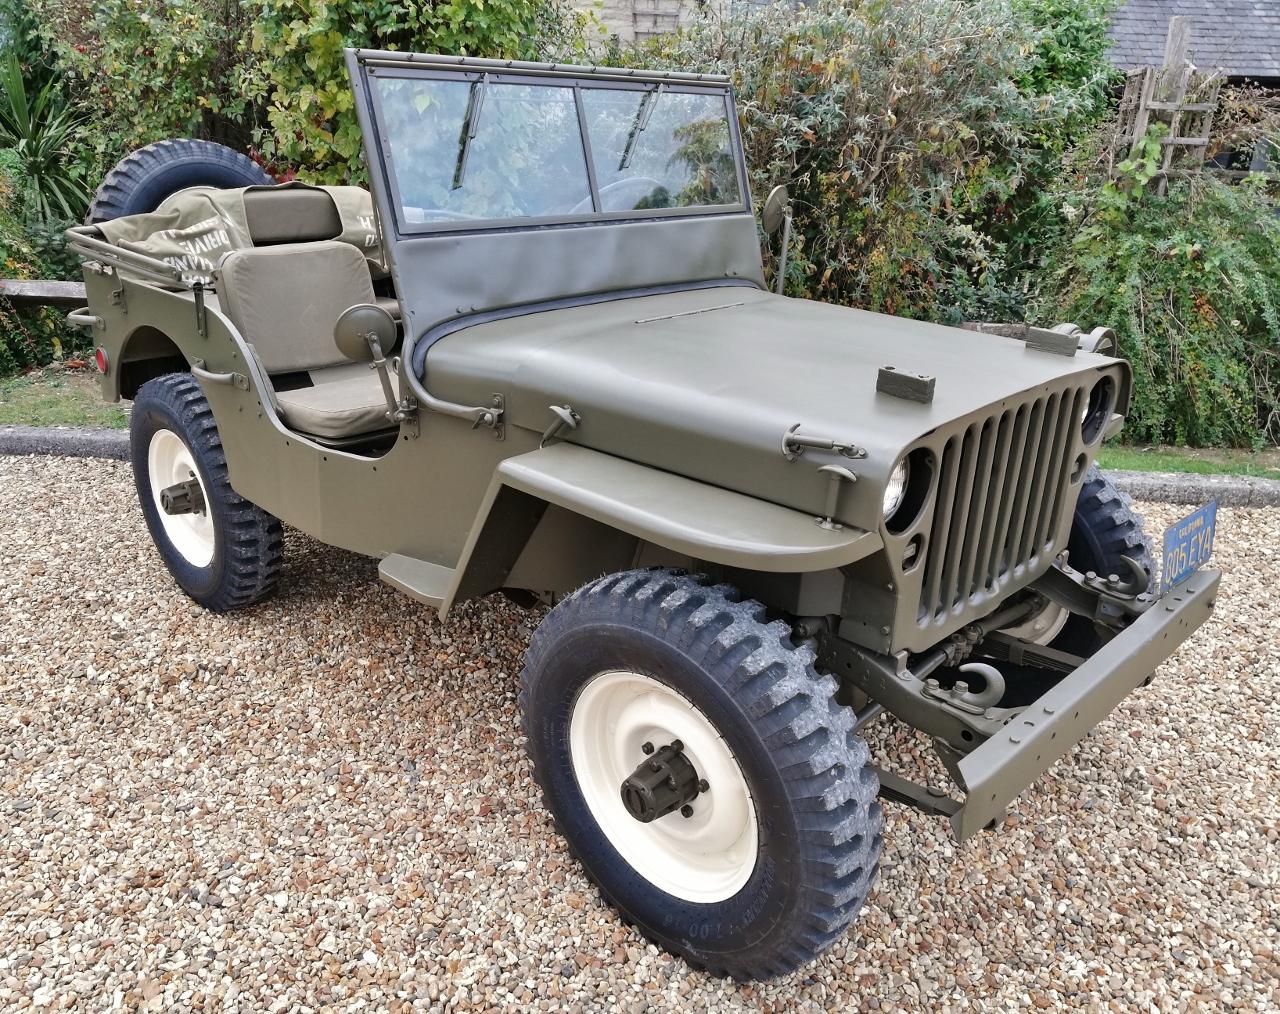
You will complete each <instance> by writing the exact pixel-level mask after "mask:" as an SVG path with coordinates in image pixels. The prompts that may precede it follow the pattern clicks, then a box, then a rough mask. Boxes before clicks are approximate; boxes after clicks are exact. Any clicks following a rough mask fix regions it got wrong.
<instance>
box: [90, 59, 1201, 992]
mask: <svg viewBox="0 0 1280 1014" xmlns="http://www.w3.org/2000/svg"><path fill="white" fill-rule="evenodd" d="M347 64H348V68H349V70H350V75H351V82H352V88H353V89H354V94H355V105H356V109H357V111H358V115H359V120H360V127H361V129H362V131H363V136H364V145H365V152H366V156H367V160H368V165H369V187H368V190H367V191H366V190H364V189H362V188H355V187H339V188H320V187H311V186H306V185H302V184H296V183H295V184H290V185H286V186H275V185H271V182H270V180H269V178H266V177H264V175H263V174H262V172H261V170H259V169H258V168H257V167H256V166H254V165H253V164H252V163H250V162H248V160H246V159H243V157H241V156H236V155H234V154H233V153H230V152H227V151H226V150H225V149H221V148H218V146H215V145H209V144H208V143H207V142H190V141H174V142H164V143H162V144H160V145H153V146H150V147H149V148H146V149H142V150H141V151H140V152H137V153H135V154H134V155H133V156H130V158H129V159H126V161H125V163H122V165H121V166H120V167H118V168H117V170H115V171H114V172H113V173H112V174H111V176H110V177H108V179H107V180H106V181H105V182H104V184H103V187H102V189H101V190H100V191H99V195H98V199H97V200H96V201H95V205H94V208H95V212H94V216H93V221H92V222H91V224H88V225H85V226H80V227H77V228H74V229H71V230H70V231H69V236H70V242H71V245H72V247H73V248H74V249H75V250H76V251H77V252H78V253H79V255H80V256H81V257H82V258H83V260H84V276H85V282H86V286H87V291H88V304H89V305H88V307H87V308H86V309H84V310H81V311H78V312H77V313H76V314H74V315H73V319H75V320H76V321H78V322H79V323H82V324H84V325H85V326H87V327H89V328H91V330H92V334H93V336H94V340H95V342H96V344H97V345H98V362H99V367H100V369H101V371H102V384H103V391H104V394H105V395H106V397H108V398H110V399H116V398H127V399H131V400H132V401H133V412H132V418H131V424H130V425H131V435H130V441H131V454H132V463H133V471H134V475H135V476H136V481H137V488H138V496H139V501H140V504H141V508H142V514H143V517H144V518H145V520H146V523H147V526H148V528H149V529H150V532H151V536H152V538H153V540H154V542H155V545H156V548H157V550H158V552H159V553H160V555H161V556H162V557H163V559H164V561H165V563H166V564H167V566H168V569H169V570H170V571H171V572H172V575H173V578H174V580H175V581H176V583H177V584H178V586H179V587H180V588H181V589H182V590H183V591H184V592H186V593H187V594H188V595H190V596H191V597H192V598H193V599H195V600H196V601H197V602H199V603H201V604H203V605H205V606H207V607H208V608H210V609H213V610H219V611H221V610H229V609H233V608H237V607H244V606H249V605H251V604H253V603H255V602H257V601H258V600H260V599H261V598H263V596H265V595H268V594H269V593H270V591H271V589H272V586H273V585H274V584H275V582H276V580H277V576H278V574H279V572H280V564H281V556H282V538H281V525H282V523H287V524H289V525H292V526H293V527H295V528H297V529H300V530H301V531H303V532H306V533H307V534H309V535H311V536H313V537H314V538H316V539H319V540H321V541H322V542H325V543H328V544H330V545H333V546H340V547H343V548H345V549H348V550H353V551H355V552H358V553H363V554H365V555H367V556H369V557H372V558H375V559H377V560H378V561H379V563H378V573H379V575H380V576H381V578H382V579H383V580H384V581H386V582H388V583H389V584H391V585H393V586H394V587H395V588H397V589H399V590H401V591H403V592H404V593H405V594H407V595H410V596H412V597H414V598H415V599H418V600H419V601H421V602H423V603H425V604H427V605H428V606H431V607H433V608H434V609H436V610H437V611H438V612H439V615H440V617H441V618H442V619H443V620H446V622H447V616H448V614H449V612H450V610H451V609H453V608H454V607H455V606H456V605H457V604H458V603H460V602H462V601H464V600H467V599H472V598H476V597H478V596H483V595H488V594H490V593H493V592H500V591H501V592H506V593H508V594H509V595H511V596H513V597H516V598H517V599H518V600H521V601H523V602H525V603H526V604H529V605H536V603H537V602H538V601H541V602H542V603H545V604H547V605H548V606H550V610H549V611H548V612H547V613H546V615H545V617H544V618H543V619H542V621H541V623H540V624H539V625H538V627H537V630H536V631H535V632H534V634H533V636H532V639H531V643H530V645H529V650H528V654H527V657H526V662H525V666H524V671H523V674H522V676H521V688H520V706H521V709H522V714H523V723H524V730H523V731H524V735H525V737H526V739H527V746H528V751H529V756H530V758H531V760H532V767H533V772H534V775H535V777H536V779H537V780H538V783H539V784H540V786H541V788H542V791H543V796H544V799H545V802H546V806H547V809H548V810H549V811H550V813H551V815H552V816H553V817H554V819H555V822H556V825H557V827H558V828H559V830H560V832H561V833H562V834H563V836H564V839H565V841H566V843H567V844H568V846H569V848H570V849H571V850H572V851H573V853H574V854H575V855H576V856H577V857H578V858H579V859H580V860H581V863H582V866H583V868H584V870H585V871H586V873H587V874H588V875H589V876H590V877H591V878H592V880H594V881H595V883H596V884H597V885H598V886H599V888H600V890H601V892H602V893H603V895H604V896H605V897H606V898H607V899H608V900H609V901H610V902H612V903H613V904H614V905H615V906H616V907H617V908H618V909H619V910H620V912H621V913H622V915H623V916H624V917H625V918H626V919H627V920H628V921H630V922H632V923H633V924H635V925H636V926H637V927H638V928H639V929H640V930H641V931H642V932H643V933H645V934H646V935H647V936H649V937H650V938H652V939H653V940H655V941H658V942H659V943H661V944H662V945H663V946H665V947H668V948H670V949H671V950H673V951H675V952H678V953H679V954H681V955H684V956H685V957H686V958H687V959H688V960H689V961H691V962H693V963H694V964H696V965H698V966H701V967H704V968H706V969H708V970H710V971H711V972H713V973H716V974H725V975H732V976H735V977H738V978H758V977H767V976H772V975H777V974H781V973H784V972H786V971H789V970H792V969H795V968H797V967H798V966H800V965H802V964H803V963H805V962H806V961H808V960H810V959H811V958H813V957H814V956H815V955H817V954H818V953H820V952H821V951H822V950H823V949H824V948H825V947H827V946H828V945H830V944H831V943H832V942H833V941H834V940H836V939H837V938H838V937H839V936H840V935H841V934H842V933H843V932H844V931H845V929H846V927H847V926H848V925H849V923H850V922H851V921H852V920H853V918H854V916H855V915H856V913H857V912H858V910H859V908H860V907H861V906H862V904H863V903H864V901H865V900H866V899H867V897H868V894H869V892H870V891H871V889H872V885H873V882H874V880H875V876H876V871H877V869H878V865H879V861H880V854H881V847H882V836H881V827H882V820H883V814H882V809H881V803H880V800H883V799H888V800H891V801H893V802H894V803H897V804H902V805H906V806H911V807H915V808H917V809H919V810H923V811H924V812H926V813H929V814H935V815H938V816H940V817H947V818H949V819H950V821H951V825H952V828H953V829H954V834H955V836H956V838H957V839H959V840H960V841H964V840H967V839H969V838H971V837H972V836H973V835H975V834H977V833H978V832H980V831H982V830H983V829H984V828H987V827H988V826H990V825H992V824H993V822H995V821H996V820H997V818H998V817H999V816H1000V815H1001V814H1002V813H1003V811H1004V810H1005V808H1006V807H1007V806H1008V805H1009V804H1010V803H1011V802H1012V801H1013V800H1014V799H1015V798H1016V797H1017V796H1018V794H1019V793H1020V792H1021V791H1022V790H1023V789H1024V788H1026V787H1027V786H1028V785H1030V784H1031V783H1032V782H1034V781H1035V780H1036V779H1037V778H1038V777H1039V775H1040V774H1041V773H1042V772H1044V771H1045V770H1046V769H1047V768H1048V767H1050V766H1051V765H1052V764H1053V763H1054V762H1055V761H1056V760H1057V759H1058V758H1060V757H1062V756H1063V755H1064V754H1066V753H1068V752H1069V751H1070V750H1071V748H1072V746H1073V744H1075V743H1076V742H1077V741H1078V740H1079V739H1080V738H1081V737H1083V736H1084V735H1085V734H1086V733H1087V732H1088V731H1089V730H1090V729H1091V728H1092V727H1093V726H1094V725H1095V724H1097V723H1098V722H1099V721H1101V720H1102V719H1103V718H1105V717H1106V716H1107V715H1108V713H1109V712H1111V711H1112V709H1113V708H1115V706H1116V705H1117V704H1118V703H1119V702H1120V701H1121V700H1122V699H1123V698H1124V697H1125V696H1126V695H1127V694H1129V693H1130V692H1131V691H1133V690H1134V689H1135V688H1137V687H1138V686H1139V685H1140V684H1142V683H1143V682H1144V681H1146V680H1148V678H1149V677H1150V676H1151V675H1152V673H1153V672H1154V670H1155V669H1156V667H1157V666H1159V665H1160V663H1161V662H1162V661H1164V660H1165V659H1166V658H1167V657H1168V656H1169V655H1170V654H1171V653H1172V652H1173V651H1174V650H1175V649H1176V648H1177V646H1178V645H1179V644H1180V643H1181V642H1182V641H1184V640H1185V639H1186V638H1187V637H1188V636H1189V635H1190V634H1191V633H1192V631H1194V630H1195V629H1196V627H1198V626H1199V625H1200V624H1202V623H1203V622H1204V621H1205V619H1206V618H1207V617H1208V616H1209V614H1210V610H1211V608H1212V606H1213V600H1214V595H1215V592H1216V588H1217V586H1218V579H1219V575H1218V573H1217V572H1216V571H1213V570H1208V569H1195V568H1192V569H1191V570H1190V572H1189V573H1188V575H1187V576H1186V579H1185V580H1183V581H1181V582H1180V583H1178V584H1176V585H1175V586H1173V587H1172V588H1169V589H1168V590H1167V591H1165V592H1163V593H1162V592H1161V581H1160V575H1159V574H1158V573H1157V568H1156V566H1155V563H1154V562H1153V560H1152V557H1151V551H1150V546H1149V542H1148V540H1147V537H1146V535H1145V534H1144V532H1143V528H1142V524H1141V522H1140V521H1139V519H1138V518H1137V517H1136V516H1135V515H1134V514H1133V512H1132V511H1131V509H1130V507H1129V505H1128V502H1127V500H1125V499H1124V498H1123V497H1122V496H1121V495H1120V494H1118V493H1117V491H1116V489H1115V488H1114V487H1113V485H1112V484H1111V483H1110V482H1109V481H1108V480H1107V478H1106V477H1105V476H1104V475H1102V474H1101V473H1100V472H1099V471H1098V469H1097V468H1096V466H1095V465H1094V459H1095V457H1096V456H1097V453H1098V450H1099V448H1100V447H1101V446H1102V443H1103V441H1104V440H1106V439H1108V438H1109V437H1111V436H1114V435H1115V434H1116V433H1117V432H1118V431H1119V430H1120V428H1121V425H1122V424H1123V421H1124V414H1125V412H1126V409H1127V406H1128V404H1129V398H1130V384H1131V376H1130V370H1129V368H1128V366H1127V365H1126V364H1125V363H1124V362H1123V361H1121V360H1119V359H1117V358H1114V357H1113V356H1112V355H1107V354H1101V352H1102V351H1113V350H1108V349H1100V347H1099V346H1098V345H1097V343H1096V342H1093V341H1088V340H1081V339H1080V338H1079V337H1078V336H1076V335H1075V334H1073V333H1066V334H1064V333H1060V332H1048V331H1038V330H1031V331H1028V332H1026V334H1025V336H1024V340H1015V339H1013V338H1010V337H1007V336H1001V335H997V334H987V333H980V332H971V331H962V330H958V329H952V328H947V327H942V326H938V325H934V324H926V323H920V322H918V321H911V320H904V319H899V318H895V317H890V316H884V315H881V314H876V313H869V312H865V311H861V310H855V309H848V308H844V307H838V306H831V305H824V304H822V303H818V302H812V301H808V300H802V299H790V298H785V297H783V296H781V295H778V294H776V293H774V292H772V291H770V290H769V289H768V288H767V287H766V284H765V280H764V274H763V269H762V261H761V248H760V231H759V226H758V224H757V220H756V217H755V215H754V213H753V210H752V201H751V196H750V194H749V190H748V177H747V170H746V166H745V164H744V159H743V150H742V144H741V141H740V139H739V136H738V124H737V117H736V115H735V110H734V100H733V95H732V93H731V91H730V88H729V84H728V82H727V80H726V79H724V78H721V77H716V76H712V75H705V74H693V73H663V72H652V71H639V70H614V69H605V68H582V67H571V66H564V65H550V64H533V63H516V62H504V61H489V60H480V59H471V58H456V57H443V56H424V55H418V54H404V53H389V52H372V51H366V50H352V51H349V52H348V54H347ZM765 211H766V218H767V219H768V224H769V225H770V226H771V227H773V226H775V225H778V224H779V223H782V224H783V226H784V227H785V225H786V224H788V223H789V215H788V214H787V208H786V201H785V196H784V195H782V194H781V193H779V194H776V195H774V196H773V197H772V198H771V200H770V201H769V202H768V207H767V208H766V209H765ZM769 241H770V242H775V241H776V239H773V238H770V239H769ZM784 249H785V244H784ZM889 718H891V719H892V720H895V721H898V722H903V723H906V725H908V726H911V727H913V728H915V729H918V730H921V731H923V732H924V733H925V734H927V736H928V737H929V739H930V740H931V741H932V743H933V744H934V746H935V747H936V750H937V753H938V756H939V757H940V758H941V761H942V763H943V765H945V770H946V771H947V772H948V773H949V775H950V778H951V780H952V782H953V783H954V785H953V786H952V787H951V788H950V789H949V790H942V789H939V788H936V787H933V786H922V785H918V784H915V783H913V782H911V781H910V780H908V779H907V778H906V777H904V776H903V775H902V774H901V773H899V772H897V771H895V770H894V768H895V764H894V760H895V759H894V758H893V757H892V756H888V757H883V758H879V759H878V760H879V763H876V764H873V763H872V761H871V759H870V757H869V755H868V751H867V748H866V746H865V745H864V742H863V738H862V735H861V733H862V730H863V729H864V728H865V727H866V726H867V725H869V724H870V723H872V722H874V721H877V720H879V719H889Z"/></svg>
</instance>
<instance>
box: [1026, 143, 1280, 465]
mask: <svg viewBox="0 0 1280 1014" xmlns="http://www.w3.org/2000/svg"><path fill="white" fill-rule="evenodd" d="M1159 151H1160V148H1159V144H1158V143H1157V141H1156V140H1155V139H1154V138H1153V139H1150V140H1148V142H1147V143H1146V145H1144V146H1143V148H1142V149H1141V150H1140V151H1139V153H1138V154H1137V156H1136V157H1134V158H1131V159H1129V160H1126V161H1125V162H1124V163H1122V164H1121V170H1122V175H1121V177H1120V179H1119V180H1118V181H1117V182H1115V183H1106V184H1102V183H1101V181H1100V180H1099V179H1098V178H1097V177H1096V175H1095V174H1093V173H1089V172H1085V173H1081V174H1079V175H1078V176H1077V177H1075V178H1074V179H1072V178H1070V177H1069V178H1068V183H1067V184H1066V185H1064V186H1063V187H1062V190H1061V193H1060V195H1059V196H1060V199H1061V209H1062V212H1063V217H1064V221H1066V222H1067V223H1068V226H1067V230H1066V234H1065V235H1064V236H1063V238H1062V240H1061V241H1060V242H1059V244H1058V245H1057V246H1056V247H1055V248H1054V249H1053V250H1052V251H1051V252H1050V255H1049V257H1048V263H1047V267H1046V270H1045V272H1044V274H1043V276H1042V277H1041V279H1040V284H1039V292H1038V294H1037V297H1036V299H1035V303H1034V306H1033V310H1034V312H1035V313H1036V315H1037V316H1038V318H1039V319H1040V320H1041V321H1043V322H1050V321H1057V320H1075V321H1079V322H1080V323H1081V324H1087V325H1088V326H1092V325H1093V324H1098V323H1106V324H1109V325H1111V326H1113V327H1114V328H1115V329H1116V333H1117V335H1118V336H1119V339H1120V346H1121V352H1122V354H1123V355H1124V356H1125V357H1126V358H1127V359H1128V360H1129V361H1130V363H1132V364H1133V368H1134V374H1135V377H1134V389H1135V396H1134V403H1133V409H1132V411H1131V413H1130V416H1129V423H1128V425H1127V426H1126V428H1125V434H1126V438H1127V439H1129V440H1132V441H1142V442H1152V443H1167V444H1191V445H1195V446H1211V445H1227V446H1234V447H1250V446H1257V445H1259V444H1260V443H1261V442H1262V441H1263V440H1265V439H1268V438H1269V439H1270V440H1272V441H1275V440H1277V439H1280V217H1278V216H1280V206H1277V204H1276V202H1275V201H1274V200H1273V199H1271V198H1269V197H1268V196H1267V194H1266V192H1265V190H1264V188H1263V185H1262V181H1261V179H1260V178H1255V180H1254V181H1253V182H1246V183H1244V184H1241V185H1239V186H1228V185H1226V184H1224V183H1222V182H1220V181H1218V180H1216V179H1214V178H1212V177H1210V176H1201V177H1198V178H1195V179H1193V180H1191V181H1182V182H1176V183H1174V184H1173V185H1171V186H1170V188H1169V193H1168V196H1167V197H1163V198H1161V197H1157V196H1156V195H1155V193H1154V192H1153V188H1152V187H1150V186H1148V183H1149V181H1150V180H1151V179H1152V177H1153V174H1154V171H1155V168H1156V159H1157V158H1158V157H1159ZM1081 158H1082V159H1083V160H1084V161H1085V163H1086V164H1090V163H1096V150H1093V149H1086V151H1085V152H1084V153H1082V155H1081Z"/></svg>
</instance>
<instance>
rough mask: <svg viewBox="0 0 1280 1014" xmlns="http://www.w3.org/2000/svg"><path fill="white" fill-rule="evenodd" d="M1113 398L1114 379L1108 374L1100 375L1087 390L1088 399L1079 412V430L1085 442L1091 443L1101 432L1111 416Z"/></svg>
mask: <svg viewBox="0 0 1280 1014" xmlns="http://www.w3.org/2000/svg"><path fill="white" fill-rule="evenodd" d="M1114 400H1115V381H1114V380H1112V379H1111V377H1109V376H1104V377H1102V378H1101V379H1100V380H1099V381H1098V382H1097V383H1096V384H1094V385H1093V390H1092V391H1090V392H1089V400H1088V401H1087V402H1086V403H1085V406H1084V411H1083V412H1082V413H1081V419H1080V432H1081V436H1083V437H1084V442H1085V443H1086V444H1091V443H1093V442H1094V441H1095V440H1097V439H1098V437H1099V435H1100V434H1101V433H1102V429H1103V426H1104V425H1105V424H1106V422H1107V419H1108V418H1110V416H1111V408H1112V402H1113V401H1114Z"/></svg>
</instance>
